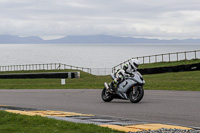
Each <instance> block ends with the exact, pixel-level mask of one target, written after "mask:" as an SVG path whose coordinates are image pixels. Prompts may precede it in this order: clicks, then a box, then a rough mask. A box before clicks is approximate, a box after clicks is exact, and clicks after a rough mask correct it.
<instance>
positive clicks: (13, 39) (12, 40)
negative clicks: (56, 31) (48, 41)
mask: <svg viewBox="0 0 200 133" xmlns="http://www.w3.org/2000/svg"><path fill="white" fill-rule="evenodd" d="M42 42H44V40H43V39H42V38H40V37H37V36H30V37H19V36H14V35H0V43H1V44H16V43H17V44H21V43H42Z"/></svg>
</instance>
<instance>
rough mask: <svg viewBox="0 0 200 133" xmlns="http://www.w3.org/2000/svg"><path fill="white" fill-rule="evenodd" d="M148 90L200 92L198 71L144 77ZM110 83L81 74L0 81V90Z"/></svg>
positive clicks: (89, 86) (73, 87)
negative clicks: (77, 75) (64, 80)
mask: <svg viewBox="0 0 200 133" xmlns="http://www.w3.org/2000/svg"><path fill="white" fill-rule="evenodd" d="M144 79H145V81H146V84H145V86H144V89H149V90H184V91H185V90H188V91H200V82H199V81H200V71H190V72H177V73H164V74H152V75H144ZM105 81H106V82H111V81H112V80H111V78H110V76H94V75H91V74H88V73H84V72H81V78H79V79H66V84H65V85H61V80H60V79H0V89H101V88H103V87H104V85H103V83H104V82H105Z"/></svg>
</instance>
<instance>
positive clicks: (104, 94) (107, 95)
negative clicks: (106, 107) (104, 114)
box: [101, 88, 113, 102]
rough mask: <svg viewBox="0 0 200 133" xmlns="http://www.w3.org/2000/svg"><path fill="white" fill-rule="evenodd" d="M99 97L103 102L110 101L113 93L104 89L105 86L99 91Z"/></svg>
mask: <svg viewBox="0 0 200 133" xmlns="http://www.w3.org/2000/svg"><path fill="white" fill-rule="evenodd" d="M101 98H102V99H103V101H104V102H110V101H112V100H113V94H111V93H110V92H108V91H107V90H106V88H104V89H103V90H102V93H101Z"/></svg>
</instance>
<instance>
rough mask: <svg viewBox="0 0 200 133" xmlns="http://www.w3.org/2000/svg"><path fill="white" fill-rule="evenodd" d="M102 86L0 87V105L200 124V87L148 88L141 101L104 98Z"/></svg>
mask: <svg viewBox="0 0 200 133" xmlns="http://www.w3.org/2000/svg"><path fill="white" fill-rule="evenodd" d="M101 91H102V90H101V89H51V90H49V89H48V90H45V89H42V90H41V89H34V90H33V89H31V90H30V89H27V90H20V89H19V90H12V89H10V90H0V105H8V106H17V107H29V108H38V109H46V110H55V111H68V112H77V113H86V114H94V115H103V116H109V117H110V116H111V117H117V118H126V119H130V120H137V121H142V122H148V123H161V124H175V125H181V126H189V127H200V92H199V91H197V92H196V91H161V90H145V95H144V98H143V99H142V101H141V102H140V103H137V104H133V103H130V101H128V100H119V99H118V100H117V99H116V100H115V99H114V100H113V101H112V102H109V103H106V102H103V101H102V100H101V97H100V95H101Z"/></svg>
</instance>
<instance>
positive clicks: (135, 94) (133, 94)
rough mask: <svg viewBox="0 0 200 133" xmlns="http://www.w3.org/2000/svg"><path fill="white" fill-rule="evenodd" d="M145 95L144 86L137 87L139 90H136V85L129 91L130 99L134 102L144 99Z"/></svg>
mask: <svg viewBox="0 0 200 133" xmlns="http://www.w3.org/2000/svg"><path fill="white" fill-rule="evenodd" d="M143 96H144V90H143V87H142V86H138V87H137V92H136V91H135V87H134V88H132V89H131V91H130V93H129V99H130V101H131V102H132V103H138V102H140V101H141V100H142V98H143Z"/></svg>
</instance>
